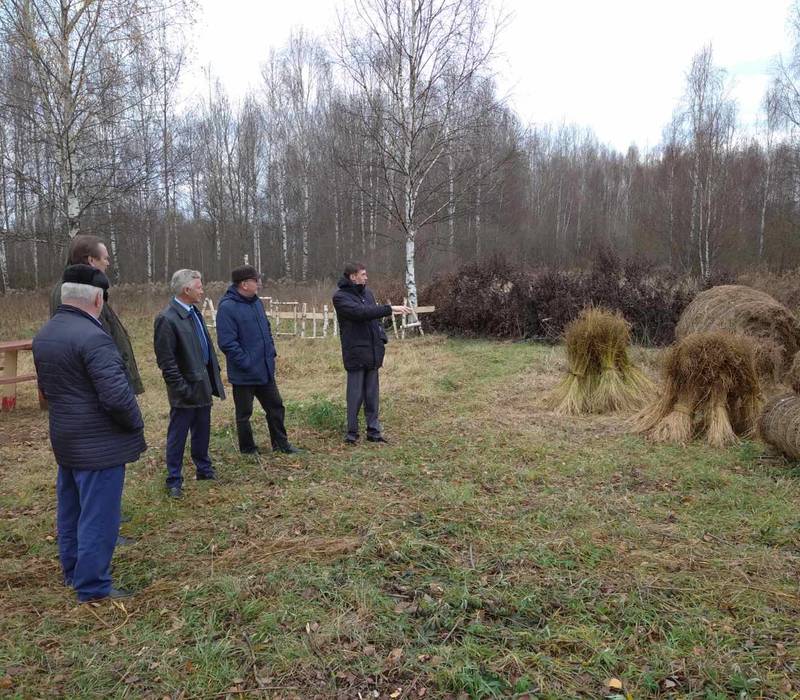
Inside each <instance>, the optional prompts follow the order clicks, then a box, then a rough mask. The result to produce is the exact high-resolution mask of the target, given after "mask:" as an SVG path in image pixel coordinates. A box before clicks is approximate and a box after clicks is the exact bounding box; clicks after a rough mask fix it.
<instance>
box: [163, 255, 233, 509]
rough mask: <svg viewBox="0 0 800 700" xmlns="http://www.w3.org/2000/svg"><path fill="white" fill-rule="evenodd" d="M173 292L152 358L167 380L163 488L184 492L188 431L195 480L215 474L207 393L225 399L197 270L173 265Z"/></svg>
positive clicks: (178, 494) (212, 477)
mask: <svg viewBox="0 0 800 700" xmlns="http://www.w3.org/2000/svg"><path fill="white" fill-rule="evenodd" d="M170 284H171V287H172V292H173V294H174V295H175V296H173V297H172V301H170V303H169V304H168V305H167V307H166V308H165V309H164V310H163V311H162V312H161V313H159V314H158V316H157V317H156V321H155V327H154V332H153V345H154V346H155V352H156V361H157V362H158V366H159V368H160V369H161V374H162V376H163V377H164V382H165V383H166V385H167V398H168V399H169V405H170V409H169V425H168V427H167V454H166V457H167V490H168V491H169V495H170V496H172V497H173V498H181V497H182V496H183V474H182V472H183V451H184V448H185V447H186V437H187V436H188V435H189V433H190V432H191V435H192V438H191V453H192V461H193V462H194V466H195V469H196V477H197V480H198V481H207V480H210V481H214V480H216V478H217V475H216V472H215V471H214V467H213V466H212V464H211V457H210V456H209V454H208V443H209V440H210V438H211V402H212V398H211V397H212V396H217V397H219V398H220V399H224V398H225V389H224V388H223V386H222V378H221V377H220V374H219V363H218V362H217V354H216V352H214V343H213V342H212V341H211V336H209V334H208V329H207V328H206V324H205V321H204V320H203V315H202V314H201V313H200V310H199V309H198V308H197V306H195V304H198V303H200V301H201V300H202V298H203V282H202V278H201V276H200V273H199V272H198V271H197V270H178V271H177V272H175V274H173V275H172V282H171V283H170Z"/></svg>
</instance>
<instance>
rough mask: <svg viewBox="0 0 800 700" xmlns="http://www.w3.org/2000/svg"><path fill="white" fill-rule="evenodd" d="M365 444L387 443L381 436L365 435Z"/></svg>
mask: <svg viewBox="0 0 800 700" xmlns="http://www.w3.org/2000/svg"><path fill="white" fill-rule="evenodd" d="M367 442H383V443H388V442H389V441H388V440H387V439H386V438H385V437H383V435H367Z"/></svg>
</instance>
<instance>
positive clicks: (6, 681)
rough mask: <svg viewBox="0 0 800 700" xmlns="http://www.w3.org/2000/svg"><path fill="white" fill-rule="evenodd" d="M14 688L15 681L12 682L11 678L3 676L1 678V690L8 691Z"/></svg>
mask: <svg viewBox="0 0 800 700" xmlns="http://www.w3.org/2000/svg"><path fill="white" fill-rule="evenodd" d="M13 687H14V681H12V680H11V676H3V677H2V678H0V688H3V689H5V690H8V689H9V688H13Z"/></svg>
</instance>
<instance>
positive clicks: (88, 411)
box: [33, 265, 146, 602]
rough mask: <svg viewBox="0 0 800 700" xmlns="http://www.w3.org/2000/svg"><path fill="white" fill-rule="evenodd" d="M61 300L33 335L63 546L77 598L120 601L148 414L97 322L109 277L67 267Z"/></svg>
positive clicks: (65, 565)
mask: <svg viewBox="0 0 800 700" xmlns="http://www.w3.org/2000/svg"><path fill="white" fill-rule="evenodd" d="M63 280H64V284H62V286H61V301H62V303H61V305H60V306H59V307H58V309H57V310H56V312H55V314H54V315H53V317H52V318H51V319H50V320H49V321H48V322H47V323H46V324H45V325H44V326H43V327H42V329H41V330H40V331H39V332H38V333H37V334H36V337H35V338H34V340H33V359H34V362H35V364H36V374H37V377H38V382H39V389H41V391H42V393H43V394H44V396H45V398H46V399H47V403H48V408H49V410H50V442H51V444H52V446H53V453H54V454H55V458H56V462H57V463H58V480H57V484H56V494H57V497H58V509H57V516H56V521H57V522H56V524H57V529H58V549H59V557H60V559H61V567H62V569H63V572H64V581H65V583H67V585H70V586H72V587H74V589H75V591H76V592H77V594H78V600H80V601H81V602H86V601H89V600H98V599H100V598H107V597H112V598H121V597H127V596H128V595H130V593H129V592H128V591H125V590H121V589H116V588H113V587H112V585H111V557H112V555H113V553H114V545H115V543H116V541H117V535H118V533H119V523H120V503H121V501H122V486H123V483H124V480H125V464H126V463H128V462H135V461H136V460H137V459H138V458H139V456H140V455H141V454H142V452H144V450H145V449H146V445H145V442H144V423H143V422H142V414H141V413H140V411H139V406H138V404H137V403H136V397H135V396H134V393H133V390H132V389H131V385H130V382H129V381H128V375H127V373H126V371H125V365H124V364H123V361H122V356H121V355H120V353H119V350H117V346H116V345H115V344H114V340H113V339H112V337H111V336H110V335H109V334H108V333H106V331H105V330H104V329H103V326H102V325H101V324H100V322H99V321H98V318H99V316H100V312H101V311H102V309H103V289H107V288H108V279H107V278H106V276H105V275H104V274H103V273H102V272H101V271H100V270H97V269H95V268H93V267H91V266H89V265H71V266H69V267H68V268H67V269H66V270H65V271H64V277H63Z"/></svg>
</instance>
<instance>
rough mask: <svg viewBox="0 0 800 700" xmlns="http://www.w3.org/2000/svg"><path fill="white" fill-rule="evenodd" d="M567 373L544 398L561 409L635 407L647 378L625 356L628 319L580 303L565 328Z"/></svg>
mask: <svg viewBox="0 0 800 700" xmlns="http://www.w3.org/2000/svg"><path fill="white" fill-rule="evenodd" d="M564 342H565V343H566V347H567V362H568V364H569V370H568V372H567V375H566V376H565V377H564V378H563V379H562V380H561V382H560V383H559V384H558V386H556V388H555V389H554V390H553V392H552V393H551V395H550V396H549V397H548V399H547V404H548V406H549V407H550V408H552V409H553V410H554V411H555V412H556V413H559V414H561V415H575V414H580V413H607V412H610V411H616V410H632V409H636V408H639V407H640V406H641V405H642V403H643V402H644V399H645V396H646V394H647V392H648V391H651V390H652V388H653V385H652V383H651V382H650V380H649V379H648V378H647V377H646V376H645V375H644V374H642V372H640V371H639V370H638V369H637V368H636V367H635V366H634V365H633V363H632V362H631V360H630V358H629V356H628V348H629V347H630V342H631V335H630V326H629V324H628V322H627V321H626V320H625V319H624V318H623V317H622V316H621V315H620V314H619V313H613V312H611V311H608V310H606V309H602V308H594V307H588V308H585V309H584V310H583V311H581V313H580V314H579V315H578V318H576V319H575V320H574V321H572V322H571V323H570V324H569V325H568V326H567V329H566V331H565V333H564Z"/></svg>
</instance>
